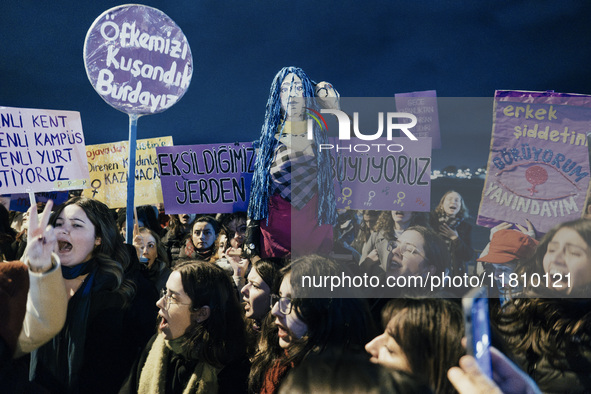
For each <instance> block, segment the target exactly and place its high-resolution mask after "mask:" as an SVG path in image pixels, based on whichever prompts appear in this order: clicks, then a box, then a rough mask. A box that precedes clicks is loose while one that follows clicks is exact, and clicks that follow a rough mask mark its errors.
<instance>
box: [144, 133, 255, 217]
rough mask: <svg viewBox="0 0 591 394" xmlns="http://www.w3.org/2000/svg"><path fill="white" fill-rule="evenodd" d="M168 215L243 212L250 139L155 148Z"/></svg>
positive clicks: (252, 155)
mask: <svg viewBox="0 0 591 394" xmlns="http://www.w3.org/2000/svg"><path fill="white" fill-rule="evenodd" d="M156 152H157V154H158V165H159V171H160V176H161V182H162V193H163V197H164V209H165V211H166V213H169V214H179V213H228V212H238V211H246V210H247V208H248V200H249V197H250V184H251V181H252V174H253V171H254V170H253V166H254V159H255V151H254V148H253V147H252V143H250V142H241V143H234V144H204V145H185V146H171V147H160V148H157V149H156Z"/></svg>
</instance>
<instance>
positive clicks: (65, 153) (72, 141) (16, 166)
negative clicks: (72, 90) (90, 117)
mask: <svg viewBox="0 0 591 394" xmlns="http://www.w3.org/2000/svg"><path fill="white" fill-rule="evenodd" d="M88 186H89V177H88V168H87V165H86V149H85V147H84V134H83V133H82V122H81V120H80V113H79V112H74V111H57V110H47V109H30V108H9V107H0V194H12V193H28V192H48V191H54V190H70V189H84V188H86V187H88Z"/></svg>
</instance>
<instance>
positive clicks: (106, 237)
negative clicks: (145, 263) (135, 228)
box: [49, 197, 136, 304]
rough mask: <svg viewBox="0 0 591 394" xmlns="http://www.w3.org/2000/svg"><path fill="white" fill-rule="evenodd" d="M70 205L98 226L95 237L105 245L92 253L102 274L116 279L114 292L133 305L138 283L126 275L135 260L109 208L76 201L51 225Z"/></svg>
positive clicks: (94, 202)
mask: <svg viewBox="0 0 591 394" xmlns="http://www.w3.org/2000/svg"><path fill="white" fill-rule="evenodd" d="M68 205H77V206H79V207H80V208H82V210H83V211H84V213H86V216H88V219H89V220H90V221H91V223H92V224H93V225H94V231H95V236H96V237H100V238H101V243H100V244H99V245H97V246H96V247H95V248H94V250H93V252H92V257H93V258H94V261H95V264H96V265H97V267H98V272H99V273H103V274H104V275H106V276H108V277H110V278H111V279H113V280H112V281H111V282H112V286H111V287H110V290H111V291H116V292H118V293H120V294H121V295H122V296H123V298H124V301H125V303H126V304H127V303H130V302H131V300H132V299H133V297H134V296H135V291H136V288H135V285H134V283H133V282H132V281H131V280H128V279H125V273H126V272H128V271H130V270H131V268H132V267H131V259H130V257H129V254H128V253H127V249H126V247H125V244H124V243H123V238H122V237H121V235H120V234H119V231H118V230H117V225H116V224H115V220H114V218H113V215H112V214H111V211H110V210H109V207H107V206H106V205H105V204H103V203H102V202H100V201H98V200H94V199H92V198H86V197H73V198H70V199H69V200H68V201H66V202H65V203H63V204H62V205H60V206H59V207H58V208H57V209H56V210H55V211H54V212H53V214H52V216H51V218H50V220H49V224H51V225H52V226H55V222H56V220H57V218H58V217H59V215H60V214H61V213H62V211H63V210H64V208H66V207H67V206H68Z"/></svg>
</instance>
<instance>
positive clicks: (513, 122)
mask: <svg viewBox="0 0 591 394" xmlns="http://www.w3.org/2000/svg"><path fill="white" fill-rule="evenodd" d="M590 129H591V96H585V95H578V94H565V93H553V92H523V91H505V90H500V91H497V92H496V93H495V102H494V120H493V135H492V142H491V149H490V155H489V161H488V171H487V177H486V182H485V184H484V189H483V191H482V199H481V202H480V209H479V212H478V219H477V224H479V225H481V226H487V227H493V226H495V225H496V224H498V223H500V222H502V221H507V222H511V223H517V224H522V225H525V219H529V220H530V221H531V222H532V224H533V225H534V227H535V228H536V229H537V230H539V231H541V232H547V231H548V230H549V229H551V228H552V227H554V226H555V225H556V224H558V223H561V222H565V221H568V220H573V219H577V218H579V217H580V216H581V212H582V210H583V209H584V204H585V197H586V193H587V188H588V186H589V179H590V178H589V173H590V170H589V154H588V148H587V132H588V131H589V130H590Z"/></svg>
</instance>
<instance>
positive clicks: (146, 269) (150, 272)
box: [133, 225, 172, 291]
mask: <svg viewBox="0 0 591 394" xmlns="http://www.w3.org/2000/svg"><path fill="white" fill-rule="evenodd" d="M133 246H134V247H135V249H136V252H137V256H138V259H139V261H140V270H141V272H142V274H143V275H144V277H146V279H148V280H149V281H150V282H152V284H153V285H154V286H155V288H156V290H157V291H159V290H160V289H162V288H164V286H166V281H167V280H168V277H169V276H170V273H171V272H172V271H171V270H170V268H168V267H169V265H170V264H169V263H168V255H167V253H166V249H165V248H164V245H163V244H162V241H161V240H160V237H159V236H158V234H156V233H155V232H154V231H153V230H151V229H149V228H147V227H141V228H139V229H138V228H137V225H136V226H134V237H133Z"/></svg>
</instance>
